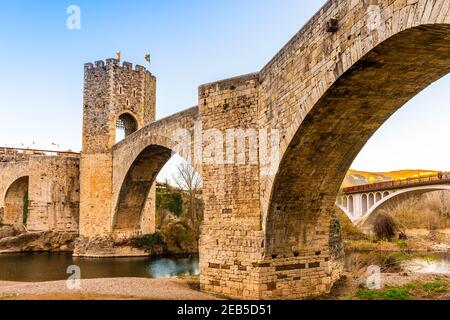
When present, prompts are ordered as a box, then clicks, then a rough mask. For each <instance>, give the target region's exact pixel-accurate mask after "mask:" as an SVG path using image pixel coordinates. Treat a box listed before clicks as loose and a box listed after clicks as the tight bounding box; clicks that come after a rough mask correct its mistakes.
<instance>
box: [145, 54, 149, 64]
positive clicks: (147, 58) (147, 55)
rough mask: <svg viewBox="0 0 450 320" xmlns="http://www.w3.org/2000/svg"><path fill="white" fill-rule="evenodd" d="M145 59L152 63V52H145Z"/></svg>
mask: <svg viewBox="0 0 450 320" xmlns="http://www.w3.org/2000/svg"><path fill="white" fill-rule="evenodd" d="M145 61H147V62H148V63H150V54H149V53H148V52H147V53H146V54H145Z"/></svg>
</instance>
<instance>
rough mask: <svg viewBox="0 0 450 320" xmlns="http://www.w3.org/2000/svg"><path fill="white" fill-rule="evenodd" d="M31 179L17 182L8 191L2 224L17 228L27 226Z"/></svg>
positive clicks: (24, 177) (21, 178) (24, 178)
mask: <svg viewBox="0 0 450 320" xmlns="http://www.w3.org/2000/svg"><path fill="white" fill-rule="evenodd" d="M28 188H29V177H28V176H23V177H20V178H18V179H17V180H15V181H14V182H13V183H12V184H11V185H10V186H9V188H8V189H7V191H6V195H5V200H4V212H3V218H2V221H1V222H2V223H3V224H5V225H12V226H16V227H21V226H26V224H27V220H28Z"/></svg>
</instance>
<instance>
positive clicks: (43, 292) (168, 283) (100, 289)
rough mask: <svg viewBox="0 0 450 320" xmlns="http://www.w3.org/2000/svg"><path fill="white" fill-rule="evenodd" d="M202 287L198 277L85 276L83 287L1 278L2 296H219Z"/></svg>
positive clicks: (105, 297) (112, 297) (114, 297)
mask: <svg viewBox="0 0 450 320" xmlns="http://www.w3.org/2000/svg"><path fill="white" fill-rule="evenodd" d="M216 299H218V298H217V297H215V296H213V295H210V294H206V293H203V292H200V291H199V290H198V278H197V277H184V278H170V279H148V278H105V279H86V280H81V287H80V289H79V290H70V289H68V288H67V285H66V281H65V280H64V281H50V282H38V283H29V282H7V281H0V300H216Z"/></svg>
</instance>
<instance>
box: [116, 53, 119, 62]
mask: <svg viewBox="0 0 450 320" xmlns="http://www.w3.org/2000/svg"><path fill="white" fill-rule="evenodd" d="M116 54H117V60H119V61H120V51H117V52H116Z"/></svg>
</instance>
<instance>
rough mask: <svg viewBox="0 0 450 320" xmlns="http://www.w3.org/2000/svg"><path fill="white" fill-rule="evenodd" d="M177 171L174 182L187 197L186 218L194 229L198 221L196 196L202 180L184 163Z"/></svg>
mask: <svg viewBox="0 0 450 320" xmlns="http://www.w3.org/2000/svg"><path fill="white" fill-rule="evenodd" d="M177 169H178V172H177V174H176V176H175V178H174V180H175V182H176V184H177V185H178V187H179V188H180V189H181V190H182V191H185V192H186V193H187V195H188V206H189V208H188V216H189V219H190V220H191V223H192V227H193V228H196V223H197V222H198V221H199V215H198V210H197V205H196V202H197V195H198V194H200V191H201V189H202V186H203V180H202V178H201V176H200V174H199V173H198V172H197V171H195V170H194V168H192V167H191V166H190V165H189V164H188V163H186V162H182V163H180V164H179V165H178V167H177Z"/></svg>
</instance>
